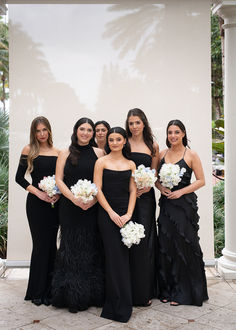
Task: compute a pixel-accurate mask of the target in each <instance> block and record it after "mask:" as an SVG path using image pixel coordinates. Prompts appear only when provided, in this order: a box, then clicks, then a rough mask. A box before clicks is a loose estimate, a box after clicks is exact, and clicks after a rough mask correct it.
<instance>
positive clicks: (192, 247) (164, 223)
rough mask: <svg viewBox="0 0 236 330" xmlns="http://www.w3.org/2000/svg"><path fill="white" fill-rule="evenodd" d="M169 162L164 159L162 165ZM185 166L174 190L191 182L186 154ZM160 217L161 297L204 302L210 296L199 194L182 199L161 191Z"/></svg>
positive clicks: (177, 300)
mask: <svg viewBox="0 0 236 330" xmlns="http://www.w3.org/2000/svg"><path fill="white" fill-rule="evenodd" d="M164 163H165V160H164V158H163V159H162V160H161V163H160V168H161V166H162V165H163V164H164ZM176 164H178V165H179V166H180V168H182V167H184V168H185V169H186V172H185V173H184V175H183V177H182V180H181V181H180V183H179V184H178V186H175V187H174V188H173V189H172V191H174V190H178V189H181V188H184V187H186V186H188V185H189V184H190V181H191V175H192V169H191V168H190V167H189V166H188V165H187V164H186V162H185V160H184V158H182V159H181V160H180V161H179V162H177V163H176ZM159 206H160V215H159V218H158V229H159V230H158V236H159V239H158V240H159V249H158V253H159V267H158V273H159V289H160V299H167V300H169V301H174V302H178V303H179V304H183V305H196V306H202V303H203V301H205V300H207V299H208V294H207V285H206V276H205V270H204V262H203V254H202V250H201V247H200V244H199V237H198V229H199V225H198V221H199V215H198V213H197V211H198V207H197V196H196V194H195V193H193V192H192V193H189V194H185V195H183V196H181V197H180V198H178V199H167V197H166V196H164V195H161V198H160V200H159Z"/></svg>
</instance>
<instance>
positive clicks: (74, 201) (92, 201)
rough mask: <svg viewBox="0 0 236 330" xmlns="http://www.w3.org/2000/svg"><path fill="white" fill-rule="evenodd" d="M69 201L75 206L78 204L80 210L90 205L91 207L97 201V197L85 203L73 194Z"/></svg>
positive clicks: (86, 208)
mask: <svg viewBox="0 0 236 330" xmlns="http://www.w3.org/2000/svg"><path fill="white" fill-rule="evenodd" d="M71 201H72V203H74V204H75V205H76V206H79V207H80V208H81V209H82V210H84V211H86V210H88V209H89V208H90V207H92V206H93V205H94V204H95V203H96V202H97V199H96V198H93V199H92V200H91V201H89V202H87V203H84V202H83V200H82V199H81V198H77V197H75V196H73V198H72V200H71Z"/></svg>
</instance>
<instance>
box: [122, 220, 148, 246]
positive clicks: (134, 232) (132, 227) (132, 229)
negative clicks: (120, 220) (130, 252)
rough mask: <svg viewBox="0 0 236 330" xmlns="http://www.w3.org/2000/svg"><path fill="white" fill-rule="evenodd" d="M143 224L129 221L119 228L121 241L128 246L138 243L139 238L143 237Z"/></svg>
mask: <svg viewBox="0 0 236 330" xmlns="http://www.w3.org/2000/svg"><path fill="white" fill-rule="evenodd" d="M144 231H145V229H144V226H143V225H142V224H139V223H137V222H133V221H129V222H128V223H126V224H125V225H124V226H123V227H122V228H121V229H120V233H121V236H122V242H123V243H124V244H125V245H126V246H127V247H128V248H130V247H131V246H132V245H133V244H139V243H140V240H141V238H143V237H145V234H144Z"/></svg>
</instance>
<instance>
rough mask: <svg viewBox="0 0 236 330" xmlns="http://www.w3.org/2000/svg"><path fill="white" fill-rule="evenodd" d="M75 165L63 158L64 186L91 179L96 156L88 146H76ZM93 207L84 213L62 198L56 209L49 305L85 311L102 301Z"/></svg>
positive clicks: (98, 249)
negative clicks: (57, 235) (56, 234)
mask: <svg viewBox="0 0 236 330" xmlns="http://www.w3.org/2000/svg"><path fill="white" fill-rule="evenodd" d="M78 149H79V151H80V156H79V160H78V164H77V165H72V164H71V162H70V160H69V159H68V158H67V160H66V164H65V168H64V183H65V184H66V185H67V186H68V188H70V187H71V186H72V185H74V184H75V183H76V182H77V181H78V180H79V179H87V180H91V181H92V180H93V170H94V164H95V162H96V160H97V156H96V154H95V152H94V150H93V148H92V147H91V146H90V145H86V146H78ZM97 207H98V206H97V204H95V205H94V206H92V207H91V208H89V209H88V210H86V211H84V210H82V209H81V208H80V207H78V206H76V205H75V204H73V203H72V202H71V201H70V200H69V199H67V198H66V197H64V196H62V197H61V200H60V207H59V219H60V230H61V241H60V247H59V250H58V253H57V258H56V264H55V273H54V276H53V282H52V305H53V306H56V307H68V308H69V309H74V310H85V309H87V308H88V307H90V306H102V304H103V302H104V269H103V263H102V261H103V259H102V248H101V238H100V236H99V233H98V226H97Z"/></svg>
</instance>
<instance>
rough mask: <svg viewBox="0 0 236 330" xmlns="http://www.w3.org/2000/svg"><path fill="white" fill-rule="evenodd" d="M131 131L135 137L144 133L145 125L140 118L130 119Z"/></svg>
mask: <svg viewBox="0 0 236 330" xmlns="http://www.w3.org/2000/svg"><path fill="white" fill-rule="evenodd" d="M128 125H129V130H130V132H131V134H132V135H133V136H138V135H140V134H142V133H143V129H144V123H143V121H142V120H141V119H140V118H139V117H138V116H130V117H129V119H128Z"/></svg>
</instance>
